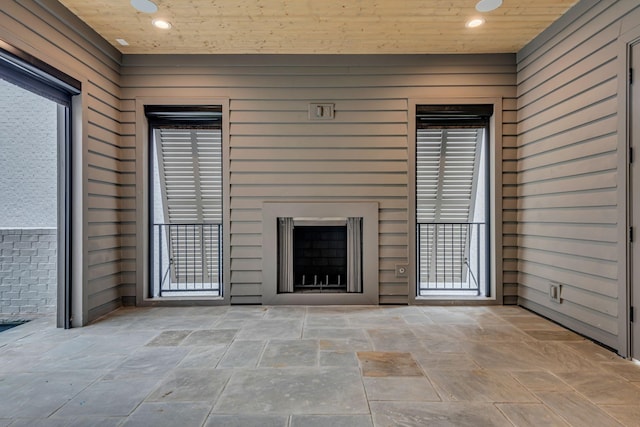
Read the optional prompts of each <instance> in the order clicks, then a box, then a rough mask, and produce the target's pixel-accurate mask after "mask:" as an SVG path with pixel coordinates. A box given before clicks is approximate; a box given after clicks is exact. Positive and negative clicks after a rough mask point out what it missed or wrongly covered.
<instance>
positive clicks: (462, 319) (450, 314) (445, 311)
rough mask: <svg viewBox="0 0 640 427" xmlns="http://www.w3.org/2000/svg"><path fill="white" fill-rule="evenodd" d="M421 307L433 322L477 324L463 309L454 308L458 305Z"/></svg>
mask: <svg viewBox="0 0 640 427" xmlns="http://www.w3.org/2000/svg"><path fill="white" fill-rule="evenodd" d="M451 308H453V310H451V309H449V307H434V306H429V307H423V308H422V310H423V311H424V313H425V314H426V315H427V317H429V318H430V319H431V320H433V321H434V323H437V324H439V325H447V324H449V325H456V324H470V325H478V322H476V321H475V319H474V318H473V317H472V316H469V315H468V314H467V313H465V312H464V310H456V308H459V307H451Z"/></svg>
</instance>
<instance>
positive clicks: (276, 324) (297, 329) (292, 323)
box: [236, 319, 303, 340]
mask: <svg viewBox="0 0 640 427" xmlns="http://www.w3.org/2000/svg"><path fill="white" fill-rule="evenodd" d="M302 323H303V322H302V321H300V320H288V319H263V320H260V321H255V320H253V321H251V322H248V323H247V324H246V325H244V327H243V328H242V329H241V330H240V332H238V334H237V335H236V338H237V339H241V340H268V339H298V338H300V337H301V336H302Z"/></svg>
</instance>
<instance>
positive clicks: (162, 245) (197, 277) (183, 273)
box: [153, 224, 222, 296]
mask: <svg viewBox="0 0 640 427" xmlns="http://www.w3.org/2000/svg"><path fill="white" fill-rule="evenodd" d="M153 234H154V270H155V272H154V273H153V275H154V281H155V287H154V289H155V292H157V295H158V296H162V295H163V294H167V293H173V294H174V295H175V294H176V293H185V294H189V293H191V294H195V293H201V294H203V293H204V294H207V295H210V294H214V295H218V296H219V295H220V292H221V283H222V224H154V225H153Z"/></svg>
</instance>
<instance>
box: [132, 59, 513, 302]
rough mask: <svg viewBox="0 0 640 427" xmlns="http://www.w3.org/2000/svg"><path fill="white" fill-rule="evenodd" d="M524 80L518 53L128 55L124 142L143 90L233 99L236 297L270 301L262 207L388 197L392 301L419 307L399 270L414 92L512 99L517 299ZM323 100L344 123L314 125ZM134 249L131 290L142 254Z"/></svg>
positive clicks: (383, 280) (508, 118)
mask: <svg viewBox="0 0 640 427" xmlns="http://www.w3.org/2000/svg"><path fill="white" fill-rule="evenodd" d="M515 83H516V76H515V57H514V55H496V56H386V57H385V56H364V57H354V56H342V57H338V56H328V57H317V56H316V57H291V56H289V57H287V56H251V55H250V56H217V57H212V56H208V57H207V56H181V57H180V56H153V55H147V56H126V57H125V58H124V63H123V67H122V98H123V104H122V106H123V117H127V119H126V120H127V122H128V123H125V124H124V127H125V128H126V129H128V131H127V132H125V133H126V135H125V137H124V138H123V141H122V145H123V146H126V147H130V146H132V145H133V143H134V139H135V133H134V132H141V131H144V130H141V129H136V130H134V129H133V126H134V124H135V119H136V118H135V98H136V97H151V96H162V97H164V96H179V97H198V96H212V97H214V96H218V97H226V98H229V99H230V151H229V153H228V154H229V156H230V162H231V164H230V169H231V171H230V172H231V176H230V184H231V190H230V192H231V194H230V196H231V251H230V252H231V253H230V257H231V274H230V278H231V303H232V304H239V303H259V302H260V301H261V294H262V290H261V280H262V259H261V257H262V248H261V232H262V223H261V221H262V212H261V207H262V203H263V202H264V201H269V200H284V201H302V200H327V199H331V200H345V201H346V200H373V201H377V202H378V203H379V204H380V229H379V231H380V251H379V252H380V302H381V303H407V301H408V298H407V282H406V280H405V279H397V278H395V275H394V266H395V264H396V263H403V262H406V260H407V258H408V245H409V240H408V227H407V221H408V215H410V214H411V213H409V212H408V211H407V206H408V197H409V195H408V194H407V192H408V181H407V180H408V178H407V168H408V149H409V146H410V145H411V143H412V141H413V137H412V136H409V135H408V121H409V115H410V114H412V112H409V111H408V103H407V99H410V98H429V97H432V98H442V97H504V110H505V111H504V119H505V123H504V125H503V133H504V145H505V147H504V149H503V157H504V159H505V160H504V165H503V169H504V171H505V173H504V177H503V179H504V183H505V190H504V195H505V196H504V197H505V200H504V206H505V209H504V227H503V228H504V233H505V236H504V242H505V243H504V244H505V245H506V246H507V247H505V251H504V253H505V258H506V259H505V263H504V265H505V269H506V271H505V272H504V276H505V278H506V280H507V281H508V283H507V284H506V286H505V294H506V296H505V300H506V301H507V302H515V295H516V286H515V284H516V278H517V274H516V270H515V269H516V266H517V263H516V253H517V251H516V248H515V244H516V235H515V232H516V226H515V221H516V203H517V201H516V197H515V196H516V187H515V184H516V180H515V177H516V175H515V165H516V124H515V122H516V111H515V109H516V99H515V96H516V87H515ZM312 101H327V102H333V103H335V108H336V119H335V120H334V121H331V122H324V123H323V122H309V121H308V119H307V106H308V103H309V102H312ZM137 169H138V170H139V168H137ZM127 182H129V181H127ZM130 203H131V204H132V205H133V203H134V201H133V200H131V201H130ZM133 233H134V230H133V228H130V229H128V231H127V234H126V236H124V239H126V240H127V241H133V240H134V234H133ZM126 253H127V256H128V257H127V259H126V260H125V262H124V263H123V266H124V267H125V268H128V270H127V271H125V272H124V275H125V277H127V278H128V280H125V283H124V284H123V286H124V288H123V291H124V292H123V296H125V297H128V296H133V295H135V282H134V278H135V255H134V253H133V250H129V249H127V250H126Z"/></svg>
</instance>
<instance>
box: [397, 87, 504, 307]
mask: <svg viewBox="0 0 640 427" xmlns="http://www.w3.org/2000/svg"><path fill="white" fill-rule="evenodd" d="M465 104H468V105H473V104H492V105H493V115H492V116H491V118H490V120H489V141H487V148H488V151H487V155H488V157H489V159H488V160H489V182H488V183H487V186H488V188H489V191H490V194H489V218H488V227H489V228H488V230H487V232H488V235H489V240H490V245H491V248H490V249H491V259H490V260H489V270H490V281H489V282H490V283H489V286H490V289H491V296H490V297H488V298H478V297H455V296H454V297H446V298H442V299H440V298H420V297H418V296H417V283H416V274H417V272H416V269H417V266H416V250H417V248H416V217H415V211H416V199H415V194H416V168H415V164H416V150H415V149H416V144H417V138H416V106H418V105H465ZM502 110H503V98H501V97H483V98H464V97H460V98H457V97H450V98H427V97H425V98H415V99H409V100H408V113H409V117H408V119H409V137H408V138H409V139H408V146H409V152H408V153H407V154H408V168H407V169H408V174H407V175H408V180H409V183H408V193H407V194H408V217H409V221H408V223H409V230H408V233H407V234H408V239H409V242H408V243H409V259H408V260H407V261H408V263H407V264H408V269H407V272H408V275H409V304H414V305H415V304H432V305H438V304H448V303H450V302H451V301H453V300H455V302H456V304H458V305H487V304H497V305H502V304H503V287H504V286H503V266H502V264H503V245H502V236H503V231H502V229H503V224H502V210H503V206H502V148H503V147H502V121H503V118H502Z"/></svg>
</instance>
